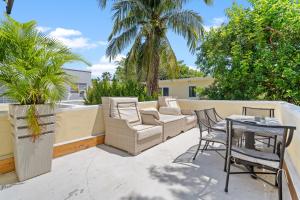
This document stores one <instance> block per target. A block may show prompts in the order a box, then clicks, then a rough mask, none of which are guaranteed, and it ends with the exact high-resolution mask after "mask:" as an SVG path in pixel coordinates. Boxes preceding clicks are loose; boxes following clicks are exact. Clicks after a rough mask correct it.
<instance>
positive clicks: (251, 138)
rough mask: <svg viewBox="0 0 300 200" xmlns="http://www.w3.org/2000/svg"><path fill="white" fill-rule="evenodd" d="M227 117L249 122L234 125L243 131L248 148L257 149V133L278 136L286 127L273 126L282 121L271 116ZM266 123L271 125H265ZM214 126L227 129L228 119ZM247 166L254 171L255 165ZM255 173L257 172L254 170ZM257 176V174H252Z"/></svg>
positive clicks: (237, 129)
mask: <svg viewBox="0 0 300 200" xmlns="http://www.w3.org/2000/svg"><path fill="white" fill-rule="evenodd" d="M226 119H232V120H235V121H241V122H249V125H247V124H240V125H237V124H235V125H233V129H234V130H235V131H236V132H238V131H240V132H242V133H243V134H244V136H245V147H246V148H248V149H255V133H256V134H257V133H260V134H262V133H263V134H264V135H270V136H272V137H274V138H275V140H276V138H277V136H282V135H283V134H284V129H278V128H272V127H274V126H280V125H281V123H280V122H279V120H278V119H276V118H271V117H265V118H261V117H255V116H247V115H230V116H228V117H227V118H226ZM251 123H252V124H259V125H264V127H257V126H251ZM265 125H267V126H270V127H265ZM214 128H216V129H220V130H221V129H222V130H226V120H222V121H220V122H218V123H217V124H216V125H215V126H214ZM245 166H246V168H247V169H248V170H249V171H251V172H253V166H249V165H245ZM253 175H255V173H254V172H253ZM252 177H253V178H255V177H256V176H252Z"/></svg>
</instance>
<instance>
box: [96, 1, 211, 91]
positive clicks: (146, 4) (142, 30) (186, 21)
mask: <svg viewBox="0 0 300 200" xmlns="http://www.w3.org/2000/svg"><path fill="white" fill-rule="evenodd" d="M99 1H100V2H103V3H106V1H104V0H99ZM187 1H188V0H115V1H114V4H113V8H112V10H113V20H114V25H113V29H112V32H111V34H110V36H109V45H108V47H107V50H106V55H107V56H108V57H109V58H110V59H114V58H115V57H116V56H117V55H118V54H119V53H121V52H122V51H123V50H124V49H125V48H127V47H128V45H130V44H131V43H133V44H132V46H131V49H130V51H129V53H128V57H127V59H126V65H125V67H126V68H132V67H133V68H135V69H136V73H137V75H138V79H139V80H141V79H144V80H145V81H146V83H147V89H148V92H149V94H150V95H155V94H156V93H157V92H158V70H159V66H160V65H161V64H163V65H164V66H166V67H167V69H168V70H169V71H170V72H172V73H173V75H175V74H176V73H177V72H178V67H177V59H176V56H175V53H174V52H173V50H172V47H171V44H170V41H169V40H168V38H167V31H168V29H170V30H172V31H174V32H175V33H177V34H179V35H181V36H183V37H184V39H186V40H187V45H188V47H189V50H190V51H191V52H192V53H193V52H194V51H195V49H196V47H197V44H198V42H199V39H200V37H201V35H202V33H203V26H202V18H201V16H199V15H198V14H197V13H196V12H194V11H192V10H184V9H183V5H184V3H186V2H187ZM205 2H206V3H211V2H212V1H209V0H206V1H205ZM102 5H103V6H105V4H102ZM125 71H130V70H125Z"/></svg>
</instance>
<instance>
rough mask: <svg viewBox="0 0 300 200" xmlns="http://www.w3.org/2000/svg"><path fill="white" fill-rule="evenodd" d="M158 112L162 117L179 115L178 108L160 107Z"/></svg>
mask: <svg viewBox="0 0 300 200" xmlns="http://www.w3.org/2000/svg"><path fill="white" fill-rule="evenodd" d="M159 112H160V113H161V114H164V115H181V111H180V108H174V107H160V108H159Z"/></svg>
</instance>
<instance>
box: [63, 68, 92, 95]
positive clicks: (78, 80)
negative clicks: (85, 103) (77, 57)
mask: <svg viewBox="0 0 300 200" xmlns="http://www.w3.org/2000/svg"><path fill="white" fill-rule="evenodd" d="M64 70H65V72H66V73H67V74H69V75H71V76H72V79H73V82H74V86H75V87H74V88H73V87H70V86H69V85H67V86H66V87H67V91H68V92H67V94H66V97H65V99H64V100H83V98H84V96H85V93H86V90H87V88H88V87H90V86H91V84H92V74H91V72H90V71H85V70H77V69H68V68H64Z"/></svg>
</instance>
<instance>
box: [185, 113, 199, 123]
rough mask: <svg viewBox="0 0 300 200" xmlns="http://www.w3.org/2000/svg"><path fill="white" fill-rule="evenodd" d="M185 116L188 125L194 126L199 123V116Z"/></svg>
mask: <svg viewBox="0 0 300 200" xmlns="http://www.w3.org/2000/svg"><path fill="white" fill-rule="evenodd" d="M184 116H185V121H186V123H187V124H192V123H195V122H196V121H197V116H196V115H184Z"/></svg>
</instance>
